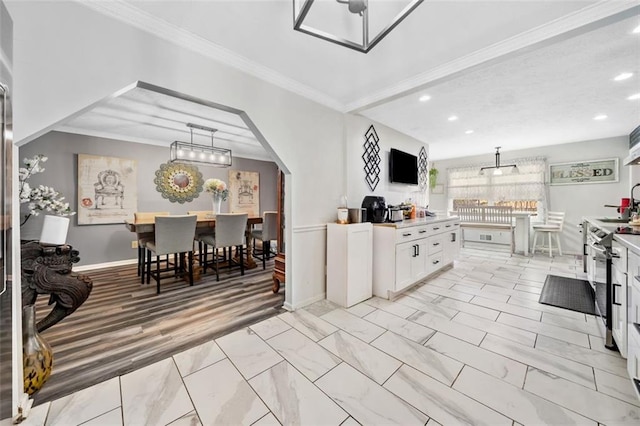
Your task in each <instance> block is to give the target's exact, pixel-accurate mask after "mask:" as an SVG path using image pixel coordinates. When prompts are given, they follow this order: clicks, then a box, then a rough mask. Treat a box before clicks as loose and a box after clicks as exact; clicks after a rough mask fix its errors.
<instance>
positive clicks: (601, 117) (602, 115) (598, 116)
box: [593, 114, 607, 120]
mask: <svg viewBox="0 0 640 426" xmlns="http://www.w3.org/2000/svg"><path fill="white" fill-rule="evenodd" d="M593 119H594V120H606V119H607V116H606V115H605V114H598V115H596V116H595V117H593Z"/></svg>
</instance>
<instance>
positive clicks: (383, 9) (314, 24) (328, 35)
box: [293, 0, 424, 53]
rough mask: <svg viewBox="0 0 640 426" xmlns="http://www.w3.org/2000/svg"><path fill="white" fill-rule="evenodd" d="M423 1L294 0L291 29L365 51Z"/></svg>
mask: <svg viewBox="0 0 640 426" xmlns="http://www.w3.org/2000/svg"><path fill="white" fill-rule="evenodd" d="M423 1H424V0H404V1H403V0H397V1H393V2H390V1H381V0H371V1H369V0H335V1H329V0H326V1H324V0H323V1H316V0H293V29H294V30H297V31H300V32H303V33H305V34H309V35H312V36H314V37H318V38H321V39H323V40H326V41H330V42H332V43H336V44H339V45H341V46H345V47H348V48H350V49H354V50H357V51H359V52H363V53H368V52H369V50H371V49H372V48H373V47H374V46H375V45H376V44H378V43H379V42H380V40H382V39H383V38H384V37H385V36H386V35H387V34H389V33H390V32H391V30H393V29H394V28H395V27H396V26H397V25H398V24H399V23H400V22H402V20H403V19H404V18H406V17H407V16H408V15H409V14H410V13H411V12H413V10H414V9H415V8H416V7H418V6H419V5H420V3H422V2H423ZM369 4H371V8H370V7H369ZM405 5H406V6H405ZM312 6H314V7H313V8H312ZM346 12H349V13H346Z"/></svg>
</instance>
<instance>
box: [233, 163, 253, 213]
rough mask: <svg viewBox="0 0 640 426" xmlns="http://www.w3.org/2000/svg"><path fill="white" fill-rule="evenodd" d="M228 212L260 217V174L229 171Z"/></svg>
mask: <svg viewBox="0 0 640 426" xmlns="http://www.w3.org/2000/svg"><path fill="white" fill-rule="evenodd" d="M229 211H230V212H231V213H249V217H251V216H260V173H258V172H241V171H238V170H229Z"/></svg>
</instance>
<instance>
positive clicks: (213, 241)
mask: <svg viewBox="0 0 640 426" xmlns="http://www.w3.org/2000/svg"><path fill="white" fill-rule="evenodd" d="M248 219H249V215H248V214H247V213H219V214H217V215H216V230H215V235H205V236H203V237H201V239H200V240H201V241H202V242H203V243H204V245H205V247H204V255H205V256H204V268H205V271H206V267H207V265H208V261H207V255H208V254H207V246H212V247H213V260H212V262H211V264H212V265H213V266H214V268H215V270H216V281H220V257H219V256H218V249H219V248H224V249H225V254H226V249H227V248H228V249H229V256H228V257H226V263H227V266H228V267H229V268H231V267H232V266H233V264H236V265H239V266H240V275H244V243H245V232H246V229H247V220H248ZM233 247H235V248H236V250H237V251H238V253H239V261H235V260H234V258H233V255H232V249H233ZM248 249H249V248H247V250H248Z"/></svg>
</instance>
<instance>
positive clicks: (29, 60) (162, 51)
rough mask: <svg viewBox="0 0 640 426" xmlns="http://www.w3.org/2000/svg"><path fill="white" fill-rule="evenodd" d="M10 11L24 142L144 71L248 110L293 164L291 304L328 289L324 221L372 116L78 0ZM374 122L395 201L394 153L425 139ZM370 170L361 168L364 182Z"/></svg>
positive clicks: (152, 79)
mask: <svg viewBox="0 0 640 426" xmlns="http://www.w3.org/2000/svg"><path fill="white" fill-rule="evenodd" d="M9 12H10V13H11V14H12V17H13V19H14V23H15V58H14V64H15V75H16V78H15V95H16V96H15V104H14V114H15V116H14V118H15V120H14V122H15V129H14V131H15V136H16V140H17V141H18V142H20V141H21V140H22V141H24V140H29V139H31V138H32V137H34V136H38V135H41V134H44V133H46V132H47V131H48V130H49V128H50V127H51V126H53V125H54V124H56V123H58V122H60V121H61V120H63V119H65V118H66V117H68V116H70V115H71V114H74V113H76V112H77V111H79V110H81V109H83V108H86V107H87V106H89V105H91V104H93V103H94V102H96V101H99V100H101V99H103V98H105V97H107V96H109V95H111V94H113V93H114V92H116V91H118V90H120V89H122V88H123V87H126V86H128V85H130V84H131V83H133V82H135V81H137V80H142V81H145V82H148V83H151V84H155V85H158V86H162V87H166V88H168V89H172V90H176V91H178V92H182V93H185V94H187V95H192V96H196V97H199V98H203V99H206V100H209V101H213V102H217V103H219V104H223V105H228V106H231V107H234V108H237V109H240V110H243V111H245V112H246V113H247V114H248V115H249V117H250V118H251V120H252V121H253V122H254V124H255V125H256V126H257V128H258V129H259V130H260V132H261V133H262V134H263V135H264V137H265V138H266V140H267V141H268V143H269V145H270V147H271V148H272V149H273V151H274V152H275V153H276V154H277V155H278V157H279V159H280V160H281V165H284V166H286V168H287V169H288V170H289V171H290V173H291V174H290V175H289V176H287V178H286V180H285V181H286V189H285V191H286V203H285V206H286V207H285V208H286V212H285V213H286V214H285V224H286V241H287V244H286V254H287V281H286V289H287V291H286V294H285V306H286V307H289V308H297V307H300V306H303V305H304V304H306V303H308V302H309V301H312V300H315V299H317V298H321V297H323V296H324V292H325V273H324V269H325V268H324V265H325V254H324V253H325V251H326V244H325V241H326V240H325V239H326V226H325V224H326V223H327V222H330V221H334V220H335V219H336V207H337V204H338V201H339V198H340V195H342V194H344V193H345V191H347V182H348V181H349V182H351V181H353V182H356V180H354V179H347V170H349V171H352V170H353V172H354V173H361V172H362V167H361V164H362V163H361V161H362V160H360V159H359V156H360V155H362V154H361V153H360V154H359V155H358V156H357V158H358V159H357V160H355V162H354V161H352V159H351V158H349V157H346V152H347V151H346V147H345V137H346V136H345V135H347V134H349V135H351V136H350V138H352V139H349V144H351V143H354V144H355V145H357V147H359V148H361V147H362V143H363V142H364V140H363V139H362V137H363V136H362V135H364V132H365V131H366V129H367V128H368V126H369V125H370V124H371V122H370V121H367V122H366V124H365V123H364V120H363V119H360V118H355V117H351V116H348V117H347V116H345V115H344V114H342V113H339V112H337V111H333V110H331V109H329V108H327V107H324V106H322V105H319V104H316V103H314V102H312V101H309V100H307V99H305V98H303V97H301V96H298V95H296V94H294V93H292V92H289V91H287V90H283V89H281V88H279V87H276V86H273V85H271V84H268V83H265V82H264V81H262V80H259V79H257V78H254V77H252V76H249V75H247V74H244V73H241V72H239V71H237V70H236V69H233V68H231V67H228V66H225V65H223V64H220V63H218V62H216V61H213V60H211V59H209V58H206V57H204V56H201V55H199V54H197V53H194V52H193V51H190V50H187V49H184V48H181V47H178V46H176V45H174V44H172V43H170V42H167V41H164V40H162V39H160V38H157V37H155V36H152V35H150V34H148V33H146V32H143V31H140V30H137V29H135V28H132V27H129V26H127V25H125V24H123V23H120V22H119V21H116V20H114V19H111V18H108V17H105V16H103V15H100V14H99V13H97V12H94V11H93V10H91V9H89V8H86V7H84V6H82V5H81V4H79V3H77V2H62V1H57V2H12V3H11V4H10V5H9ZM345 119H346V120H348V122H349V123H350V125H349V128H348V129H346V130H345V124H344V122H345ZM375 124H376V129H377V130H378V134H379V135H380V137H381V143H382V146H383V147H384V152H383V153H382V155H383V159H382V162H383V164H382V168H383V171H382V176H383V181H382V182H381V184H380V185H381V186H380V187H379V188H380V195H385V196H387V197H388V198H389V201H390V202H393V203H397V202H400V201H402V200H404V199H405V198H406V196H405V194H406V189H405V188H400V189H398V188H392V187H389V186H386V185H387V184H386V183H385V182H386V178H385V176H386V175H387V172H386V165H385V164H386V161H387V159H386V153H388V150H389V148H390V147H396V148H399V149H402V150H404V151H407V152H411V153H415V154H417V152H418V149H419V148H417V144H418V142H417V141H416V140H413V139H411V138H408V137H407V136H404V135H401V134H399V133H397V132H392V131H390V130H389V129H385V128H384V127H383V126H382V125H378V124H377V123H375ZM355 145H354V146H355ZM274 160H275V161H276V162H277V160H276V159H274ZM358 160H359V161H358ZM362 179H363V178H360V177H358V178H357V180H358V181H360V182H361V183H362V184H364V181H363V180H362ZM358 188H359V189H354V191H353V194H352V195H350V201H351V202H356V205H360V203H361V200H362V197H363V196H364V194H365V191H364V189H362V188H361V187H358ZM347 193H348V194H351V192H350V191H349V192H347ZM376 193H378V191H376Z"/></svg>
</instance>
